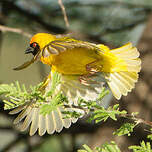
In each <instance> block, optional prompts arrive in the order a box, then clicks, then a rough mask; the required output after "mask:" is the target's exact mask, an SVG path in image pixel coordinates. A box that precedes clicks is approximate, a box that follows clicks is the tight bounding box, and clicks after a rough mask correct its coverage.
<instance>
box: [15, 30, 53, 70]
mask: <svg viewBox="0 0 152 152" xmlns="http://www.w3.org/2000/svg"><path fill="white" fill-rule="evenodd" d="M55 38H56V37H55V36H54V35H52V34H48V33H37V34H35V35H34V36H33V37H32V38H31V41H30V46H29V47H28V48H27V49H26V51H25V54H29V53H32V54H33V56H34V57H33V58H32V60H31V61H27V62H25V63H24V64H22V65H21V66H19V67H17V68H14V70H22V69H24V68H26V67H28V66H29V65H31V64H32V63H34V61H36V60H37V59H38V57H39V54H40V52H41V51H42V50H43V48H44V47H45V46H46V45H47V44H48V43H50V42H51V41H54V40H55Z"/></svg>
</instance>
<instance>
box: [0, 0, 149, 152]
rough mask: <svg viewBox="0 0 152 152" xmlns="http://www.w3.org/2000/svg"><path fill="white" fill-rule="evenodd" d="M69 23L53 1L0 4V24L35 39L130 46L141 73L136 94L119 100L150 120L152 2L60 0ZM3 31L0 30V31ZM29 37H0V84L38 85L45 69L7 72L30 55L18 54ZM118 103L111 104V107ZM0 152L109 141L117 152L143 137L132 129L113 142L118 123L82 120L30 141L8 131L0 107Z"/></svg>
mask: <svg viewBox="0 0 152 152" xmlns="http://www.w3.org/2000/svg"><path fill="white" fill-rule="evenodd" d="M63 4H64V6H65V8H66V13H67V16H68V20H69V24H70V26H69V28H67V27H66V26H65V22H64V17H63V14H62V11H61V7H60V6H59V4H58V0H0V24H1V25H4V26H8V27H11V28H19V29H21V30H23V31H24V32H27V33H30V34H32V35H33V34H35V33H38V32H47V33H52V34H68V33H70V35H71V36H73V37H75V38H77V39H81V40H87V41H90V42H94V43H103V44H106V45H108V46H109V47H111V48H114V47H118V46H121V45H123V44H125V43H127V42H132V43H133V44H134V45H135V46H137V48H138V49H139V51H140V53H141V58H142V63H143V64H142V71H141V74H140V79H139V82H138V84H137V85H136V89H134V91H133V92H132V93H129V95H128V96H127V97H123V98H122V99H121V100H120V102H119V103H120V106H121V108H122V109H126V110H128V111H129V112H133V111H138V112H139V113H140V117H141V118H144V119H146V120H149V121H151V120H152V117H151V114H152V106H151V102H152V79H151V76H152V68H151V67H152V62H151V59H152V53H151V48H152V14H151V11H152V0H63ZM1 30H3V29H1V28H0V31H1ZM29 40H30V39H29V38H28V37H26V36H24V35H23V34H22V33H21V34H18V33H14V32H7V31H3V32H2V31H1V32H0V83H11V82H14V81H16V80H18V81H19V82H20V83H24V84H25V85H26V86H27V87H28V86H29V85H35V84H37V83H39V82H40V81H42V80H43V79H44V78H45V76H47V74H48V72H49V70H50V69H49V67H47V66H46V65H43V64H42V63H40V62H37V63H35V64H32V65H31V66H30V67H29V68H27V69H25V70H23V71H13V70H12V69H13V68H14V67H16V66H18V65H20V64H22V63H23V62H25V61H26V60H29V59H30V58H31V57H32V56H30V55H24V50H25V49H26V48H27V47H28V46H29ZM114 103H118V101H116V100H115V99H113V100H112V101H111V104H114ZM0 105H1V106H0V109H1V110H0V151H2V152H24V151H25V152H75V151H77V149H79V148H81V146H82V145H83V144H88V145H89V146H90V147H92V148H93V147H95V146H100V145H101V144H103V143H105V142H106V141H107V142H108V141H111V140H115V141H116V143H117V144H118V145H119V146H120V149H121V150H122V151H123V152H128V151H129V150H128V149H127V147H128V146H129V145H133V144H139V143H140V141H141V140H144V139H145V138H146V132H144V131H143V128H145V126H141V127H138V128H137V129H136V130H135V132H134V133H133V134H132V135H131V136H130V137H127V136H124V137H116V136H114V135H112V132H113V131H114V130H115V129H116V128H119V126H120V125H121V124H122V122H123V120H119V121H118V122H113V121H111V120H109V121H107V122H106V123H100V124H88V123H86V121H85V118H83V119H81V120H79V121H78V122H77V123H76V124H73V125H72V126H71V127H70V129H63V131H62V132H61V133H55V134H54V135H47V134H46V135H45V136H43V137H39V136H38V135H34V136H32V137H30V136H29V135H28V132H24V133H21V132H19V130H18V129H17V127H15V126H13V123H12V120H13V117H12V116H10V115H8V111H3V104H2V102H0Z"/></svg>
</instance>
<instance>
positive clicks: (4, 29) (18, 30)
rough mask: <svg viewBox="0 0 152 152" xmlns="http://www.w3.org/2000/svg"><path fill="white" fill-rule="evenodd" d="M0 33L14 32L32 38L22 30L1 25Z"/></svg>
mask: <svg viewBox="0 0 152 152" xmlns="http://www.w3.org/2000/svg"><path fill="white" fill-rule="evenodd" d="M0 31H2V32H14V33H18V34H21V35H24V36H26V37H28V38H30V37H32V35H31V34H29V33H26V32H24V31H23V30H22V29H18V28H12V27H7V26H3V25H0Z"/></svg>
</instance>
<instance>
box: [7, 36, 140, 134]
mask: <svg viewBox="0 0 152 152" xmlns="http://www.w3.org/2000/svg"><path fill="white" fill-rule="evenodd" d="M29 53H31V54H32V55H33V58H32V59H31V60H30V61H27V62H25V63H24V64H22V65H20V66H18V67H16V68H14V70H17V71H18V70H22V69H24V68H26V67H28V66H30V65H31V64H32V63H34V62H35V61H37V60H40V61H41V62H42V63H43V64H47V65H49V66H50V71H51V72H50V74H49V76H48V77H47V78H46V79H45V81H44V82H43V89H44V90H45V91H46V92H47V91H48V90H49V88H50V86H51V84H52V82H51V80H52V78H53V75H54V74H55V73H56V72H57V73H58V74H59V75H60V79H61V83H60V84H59V87H57V88H56V92H59V91H60V92H62V93H63V94H64V95H65V96H66V97H67V98H68V100H69V104H70V105H72V104H74V105H77V104H78V103H77V101H78V98H79V97H81V98H82V99H84V100H86V101H88V102H89V101H91V100H95V99H96V98H97V97H98V94H99V93H100V91H101V89H102V88H103V86H104V85H107V86H108V88H109V89H110V90H111V92H112V94H113V96H114V97H115V98H116V99H118V100H119V99H120V98H121V96H122V95H123V96H127V94H128V92H131V90H132V89H133V88H134V87H135V83H136V82H137V81H138V77H139V76H138V75H139V72H140V70H141V60H140V58H139V56H140V54H139V51H138V50H137V48H136V47H134V46H133V45H132V43H131V42H128V43H127V44H125V45H123V46H121V47H119V48H115V49H110V48H109V47H108V46H106V45H104V44H95V43H91V42H88V41H82V40H77V39H74V38H71V37H68V36H65V35H60V36H59V35H53V34H49V33H37V34H35V35H34V36H33V37H32V38H31V40H30V46H29V47H28V48H27V49H26V51H25V54H29ZM55 95H56V94H55ZM50 100H51V99H50ZM71 109H72V107H71ZM72 110H73V109H72ZM21 111H22V112H21ZM63 111H64V108H63V107H58V108H57V109H56V110H54V111H52V112H51V113H50V114H47V115H46V116H43V115H41V114H40V107H32V106H31V105H23V106H20V107H18V108H16V109H14V110H13V111H11V112H10V113H11V114H16V113H18V112H21V113H20V114H19V115H18V117H17V118H16V119H15V124H16V123H19V122H20V121H21V120H22V119H24V118H25V120H24V122H23V125H22V127H21V128H22V129H21V130H22V131H24V130H26V129H27V128H28V127H29V126H30V124H31V128H30V135H34V134H35V133H36V131H37V130H39V135H40V136H42V135H43V134H45V132H46V131H47V132H48V133H49V134H52V133H54V132H55V131H57V132H60V131H61V130H62V129H63V127H65V128H69V127H70V125H71V123H72V122H73V123H75V122H76V121H77V119H76V118H65V119H63V114H62V112H63ZM81 112H82V113H83V111H81Z"/></svg>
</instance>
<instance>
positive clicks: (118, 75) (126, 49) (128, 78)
mask: <svg viewBox="0 0 152 152" xmlns="http://www.w3.org/2000/svg"><path fill="white" fill-rule="evenodd" d="M108 53H110V54H111V55H112V56H115V57H116V58H115V61H114V62H113V63H114V64H113V67H112V68H111V69H112V71H111V72H107V71H106V72H104V75H105V79H106V80H107V83H108V85H109V87H110V89H111V91H112V93H113V95H114V96H115V98H116V99H118V100H119V99H120V98H121V96H122V95H124V96H126V95H127V93H128V92H130V91H131V90H132V89H133V88H134V86H135V83H136V82H137V80H138V72H140V69H141V60H140V59H139V52H138V50H137V48H136V47H133V46H132V44H131V43H127V44H126V45H124V46H122V47H120V48H117V49H112V50H109V51H108ZM109 60H110V58H109ZM111 60H112V58H111ZM110 62H111V61H110Z"/></svg>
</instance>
